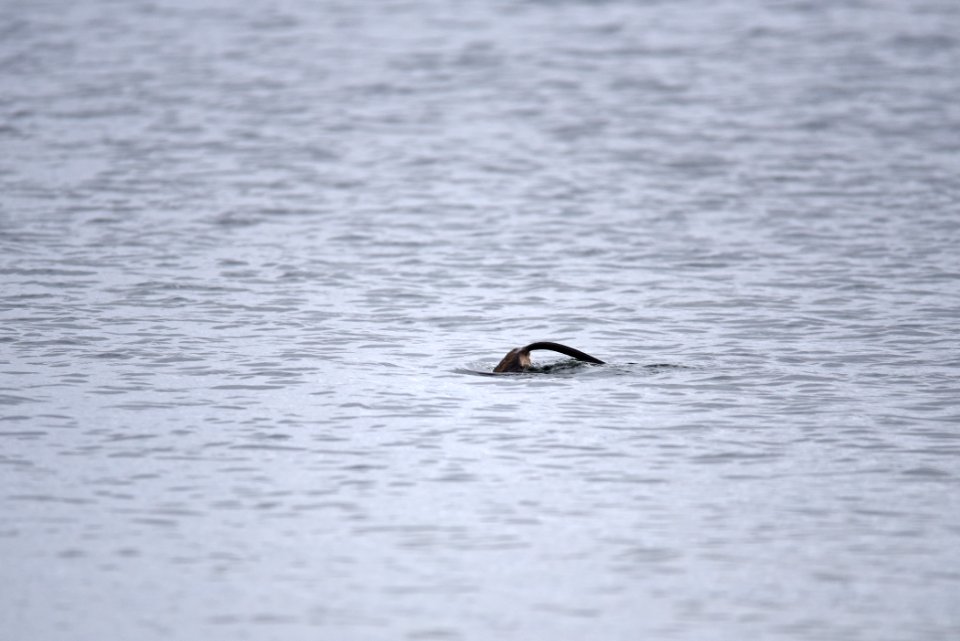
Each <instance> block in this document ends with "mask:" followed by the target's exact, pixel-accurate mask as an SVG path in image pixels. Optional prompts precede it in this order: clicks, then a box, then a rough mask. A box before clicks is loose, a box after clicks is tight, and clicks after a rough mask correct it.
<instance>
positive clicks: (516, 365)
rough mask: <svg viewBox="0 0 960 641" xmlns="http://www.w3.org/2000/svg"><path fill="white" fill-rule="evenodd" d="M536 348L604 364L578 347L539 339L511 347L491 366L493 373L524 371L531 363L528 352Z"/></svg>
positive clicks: (587, 361) (586, 361)
mask: <svg viewBox="0 0 960 641" xmlns="http://www.w3.org/2000/svg"><path fill="white" fill-rule="evenodd" d="M537 349H548V350H550V351H553V352H559V353H561V354H563V355H564V356H570V357H571V358H575V359H577V360H578V361H584V362H585V363H593V364H595V365H604V362H603V361H601V360H600V359H599V358H594V357H593V356H590V354H586V353H584V352H581V351H580V350H578V349H574V348H572V347H567V346H566V345H561V344H560V343H551V342H549V341H539V342H536V343H530V344H529V345H527V346H526V347H518V348H516V349H511V350H510V351H509V352H508V353H507V355H506V356H504V357H503V359H502V360H501V361H500V363H499V364H498V365H497V366H496V367H494V368H493V371H494V373H497V374H502V373H507V372H525V371H526V370H527V369H528V368H529V367H530V364H531V361H530V352H532V351H534V350H537Z"/></svg>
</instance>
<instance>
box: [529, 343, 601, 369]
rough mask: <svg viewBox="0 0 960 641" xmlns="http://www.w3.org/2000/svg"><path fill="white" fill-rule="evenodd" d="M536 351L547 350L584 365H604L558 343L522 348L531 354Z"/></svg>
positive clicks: (536, 344) (588, 355) (587, 355)
mask: <svg viewBox="0 0 960 641" xmlns="http://www.w3.org/2000/svg"><path fill="white" fill-rule="evenodd" d="M536 349H549V350H551V351H554V352H560V353H561V354H563V355H564V356H569V357H570V358H575V359H577V360H578V361H584V362H586V363H593V364H595V365H606V363H604V362H603V361H601V360H600V359H599V358H595V357H593V356H590V354H587V353H585V352H581V351H580V350H579V349H573V348H572V347H567V346H566V345H561V344H560V343H551V342H549V341H539V342H536V343H530V344H529V345H527V346H526V347H524V348H523V351H524V352H532V351H534V350H536Z"/></svg>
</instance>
